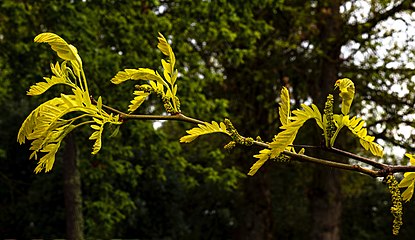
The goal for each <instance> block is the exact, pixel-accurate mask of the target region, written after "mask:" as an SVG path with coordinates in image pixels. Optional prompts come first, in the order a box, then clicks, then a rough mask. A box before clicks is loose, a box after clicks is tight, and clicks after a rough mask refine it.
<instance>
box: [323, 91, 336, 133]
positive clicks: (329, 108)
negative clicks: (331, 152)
mask: <svg viewBox="0 0 415 240" xmlns="http://www.w3.org/2000/svg"><path fill="white" fill-rule="evenodd" d="M333 102H334V98H333V95H331V94H329V95H328V96H327V101H326V104H325V107H324V114H325V115H326V120H327V139H328V140H330V139H331V138H332V137H333V135H334V133H335V132H336V125H335V124H334V119H333Z"/></svg>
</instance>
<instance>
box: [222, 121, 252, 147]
mask: <svg viewBox="0 0 415 240" xmlns="http://www.w3.org/2000/svg"><path fill="white" fill-rule="evenodd" d="M223 123H225V125H226V130H227V131H228V132H229V134H230V136H231V138H232V140H233V141H234V142H235V143H237V144H241V145H245V146H252V145H253V144H254V139H253V138H251V137H242V136H241V135H240V134H239V133H238V131H237V130H236V128H235V127H234V126H233V124H232V123H231V121H230V120H229V119H225V120H224V121H223Z"/></svg>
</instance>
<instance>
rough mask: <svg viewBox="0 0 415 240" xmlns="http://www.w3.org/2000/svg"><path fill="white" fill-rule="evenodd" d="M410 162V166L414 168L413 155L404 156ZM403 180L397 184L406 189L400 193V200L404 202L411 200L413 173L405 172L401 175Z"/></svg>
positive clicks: (414, 181)
mask: <svg viewBox="0 0 415 240" xmlns="http://www.w3.org/2000/svg"><path fill="white" fill-rule="evenodd" d="M405 156H407V157H408V158H409V160H410V163H411V165H412V166H415V155H412V154H408V153H407V154H405ZM403 176H404V177H403V179H402V180H401V182H400V183H399V187H400V188H406V189H405V191H404V192H403V193H402V198H403V200H404V201H405V202H408V201H409V200H411V198H412V196H413V194H414V186H415V172H406V173H404V175H403Z"/></svg>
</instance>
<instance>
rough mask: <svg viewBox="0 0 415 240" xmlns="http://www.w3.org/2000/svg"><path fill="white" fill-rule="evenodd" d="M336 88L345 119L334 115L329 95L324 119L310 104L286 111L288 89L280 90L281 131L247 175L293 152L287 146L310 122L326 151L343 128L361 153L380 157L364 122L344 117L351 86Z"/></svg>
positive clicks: (341, 82)
mask: <svg viewBox="0 0 415 240" xmlns="http://www.w3.org/2000/svg"><path fill="white" fill-rule="evenodd" d="M337 87H338V88H339V90H340V94H339V95H340V97H341V98H342V104H341V109H342V113H343V114H345V115H343V114H340V115H339V114H333V96H331V95H329V96H328V97H327V103H326V107H325V109H324V112H325V114H324V117H322V116H321V113H320V111H319V109H318V108H317V106H316V105H314V104H311V107H310V106H307V105H305V104H301V107H302V108H303V109H302V110H300V109H297V110H294V111H291V110H290V109H289V107H290V96H289V92H288V90H287V88H285V87H283V88H282V90H281V103H280V107H279V115H280V122H281V127H280V129H282V130H283V131H282V132H280V133H278V134H277V135H276V136H275V137H274V139H273V141H272V142H271V143H270V144H269V149H263V150H261V151H260V152H259V154H257V155H254V157H255V158H258V160H257V162H256V163H255V164H254V165H253V166H252V167H251V170H250V171H249V173H248V175H251V176H252V175H254V174H255V173H256V172H257V171H258V169H259V168H260V167H261V166H262V165H263V164H264V163H265V162H266V161H267V160H268V159H270V158H271V159H272V158H277V157H278V156H279V155H280V154H281V153H283V151H284V150H287V151H294V149H293V148H292V147H290V145H292V143H293V142H294V140H295V138H296V136H297V133H298V131H299V129H300V128H301V127H302V126H303V124H304V123H305V122H306V121H307V120H309V119H315V120H316V123H317V125H318V126H319V127H320V128H321V129H322V130H323V133H322V134H323V135H324V138H325V140H326V146H327V147H332V146H334V143H335V140H336V138H337V136H338V134H339V133H340V130H341V129H342V128H343V127H344V126H346V127H348V129H349V130H350V131H351V132H352V133H353V134H354V135H355V136H356V137H358V138H359V140H360V144H361V145H362V146H363V148H364V149H366V150H370V152H371V153H372V154H373V155H375V156H379V157H382V156H383V149H382V147H381V146H380V145H379V144H377V143H375V142H373V141H374V140H375V138H374V137H372V136H369V135H367V129H366V128H364V127H363V126H364V124H365V122H364V121H363V120H362V119H361V118H356V117H353V118H352V119H349V115H346V114H347V113H349V110H350V106H351V103H352V101H353V98H354V91H355V88H354V84H353V82H352V81H351V80H350V79H347V78H344V79H339V80H337V81H336V84H335V88H337ZM333 122H334V125H333Z"/></svg>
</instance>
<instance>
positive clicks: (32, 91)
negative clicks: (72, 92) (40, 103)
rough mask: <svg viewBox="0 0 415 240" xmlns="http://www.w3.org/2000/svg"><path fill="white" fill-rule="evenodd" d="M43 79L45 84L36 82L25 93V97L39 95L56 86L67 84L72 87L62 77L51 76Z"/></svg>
mask: <svg viewBox="0 0 415 240" xmlns="http://www.w3.org/2000/svg"><path fill="white" fill-rule="evenodd" d="M43 79H45V82H38V83H36V84H35V85H32V86H31V87H30V88H29V90H28V91H27V95H29V96H34V95H40V94H42V93H44V92H46V91H47V90H48V89H49V88H50V87H52V86H54V85H56V84H67V85H69V86H73V85H71V84H70V83H69V82H68V81H67V80H66V79H65V78H63V77H55V76H52V78H47V77H45V78H43Z"/></svg>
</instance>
